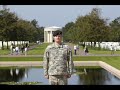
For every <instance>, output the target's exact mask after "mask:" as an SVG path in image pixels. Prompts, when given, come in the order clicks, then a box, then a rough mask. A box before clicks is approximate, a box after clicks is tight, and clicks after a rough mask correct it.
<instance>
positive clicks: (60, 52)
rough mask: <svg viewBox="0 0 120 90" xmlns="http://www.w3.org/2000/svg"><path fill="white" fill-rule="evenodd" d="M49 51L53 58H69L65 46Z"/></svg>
mask: <svg viewBox="0 0 120 90" xmlns="http://www.w3.org/2000/svg"><path fill="white" fill-rule="evenodd" d="M49 52H50V58H51V59H52V60H61V59H64V60H66V58H67V50H66V49H64V48H52V49H50V51H49Z"/></svg>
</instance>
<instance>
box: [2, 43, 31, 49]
mask: <svg viewBox="0 0 120 90" xmlns="http://www.w3.org/2000/svg"><path fill="white" fill-rule="evenodd" d="M12 43H13V44H15V45H17V44H22V43H28V44H29V41H8V46H10V45H11V44H12ZM3 45H4V46H7V42H3ZM1 47H2V41H0V49H1Z"/></svg>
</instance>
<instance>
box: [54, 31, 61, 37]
mask: <svg viewBox="0 0 120 90" xmlns="http://www.w3.org/2000/svg"><path fill="white" fill-rule="evenodd" d="M57 35H62V31H60V30H57V31H55V32H54V33H53V36H57Z"/></svg>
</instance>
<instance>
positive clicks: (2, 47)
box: [2, 40, 4, 50]
mask: <svg viewBox="0 0 120 90" xmlns="http://www.w3.org/2000/svg"><path fill="white" fill-rule="evenodd" d="M2 50H4V45H3V40H2Z"/></svg>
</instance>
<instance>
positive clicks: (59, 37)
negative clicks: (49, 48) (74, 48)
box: [54, 35, 62, 43]
mask: <svg viewBox="0 0 120 90" xmlns="http://www.w3.org/2000/svg"><path fill="white" fill-rule="evenodd" d="M54 40H55V42H57V43H59V42H61V40H62V35H57V36H54Z"/></svg>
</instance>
